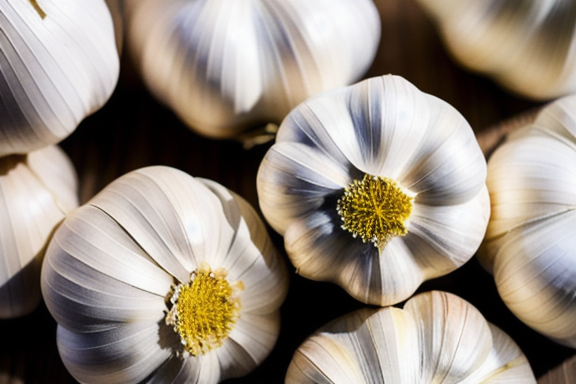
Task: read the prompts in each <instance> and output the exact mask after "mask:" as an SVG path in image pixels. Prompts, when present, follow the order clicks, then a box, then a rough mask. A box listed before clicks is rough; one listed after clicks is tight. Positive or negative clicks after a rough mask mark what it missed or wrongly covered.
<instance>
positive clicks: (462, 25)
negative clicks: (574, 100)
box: [418, 0, 576, 100]
mask: <svg viewBox="0 0 576 384" xmlns="http://www.w3.org/2000/svg"><path fill="white" fill-rule="evenodd" d="M418 1H419V3H420V4H421V5H422V6H423V8H424V9H425V10H426V11H427V12H428V13H429V15H430V16H431V17H432V19H433V20H434V21H435V23H436V24H437V26H438V29H439V31H440V33H441V37H442V38H443V40H444V42H445V44H446V46H447V48H448V50H449V51H450V53H451V54H452V55H453V56H454V58H455V59H456V60H457V61H458V62H459V63H461V64H462V65H463V66H464V67H466V68H468V69H470V70H472V71H475V72H479V73H483V74H485V75H487V76H489V77H491V78H493V79H494V80H495V81H496V82H498V83H500V84H501V85H502V86H504V87H506V88H507V89H509V90H511V91H513V92H515V93H517V94H519V95H522V96H524V97H528V98H531V99H535V100H547V99H553V98H556V97H560V96H564V95H567V94H570V93H573V92H576V2H574V1H570V0H568V1H567V0H525V1H517V0H418Z"/></svg>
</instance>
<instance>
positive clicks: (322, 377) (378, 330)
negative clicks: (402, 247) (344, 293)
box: [285, 291, 536, 384]
mask: <svg viewBox="0 0 576 384" xmlns="http://www.w3.org/2000/svg"><path fill="white" fill-rule="evenodd" d="M285 383H286V384H307V383H317V384H323V383H326V384H345V383H346V384H380V383H395V384H419V383H459V384H487V383H506V384H509V383H510V384H511V383H517V384H529V383H536V379H535V377H534V374H533V372H532V369H531V367H530V364H529V362H528V359H527V358H526V356H525V355H524V354H523V353H522V351H521V350H520V348H518V345H517V344H516V343H515V342H514V341H513V340H512V339H511V338H510V337H509V336H508V335H507V334H506V333H504V332H503V331H502V330H500V329H499V328H498V327H496V326H495V325H493V324H491V323H489V322H487V321H486V320H485V319H484V317H483V316H482V314H481V313H480V312H479V311H478V310H477V309H476V308H474V307H473V306H472V305H471V304H470V303H468V302H467V301H465V300H463V299H461V298H459V297H458V296H456V295H453V294H451V293H447V292H441V291H431V292H425V293H420V294H418V295H416V296H414V297H412V298H410V299H409V300H408V301H407V302H406V304H405V305H404V308H403V309H400V308H396V307H384V308H379V309H367V308H366V309H360V310H358V311H355V312H351V313H349V314H347V315H344V316H342V317H341V318H338V319H336V320H334V321H332V322H330V323H329V324H327V325H325V326H324V327H322V328H320V329H319V330H318V331H316V332H314V334H312V335H311V336H309V337H308V338H307V339H306V340H305V341H304V342H303V343H302V344H301V345H300V347H299V348H298V349H297V350H296V352H295V353H294V356H293V358H292V361H291V362H290V365H289V367H288V371H287V373H286V380H285Z"/></svg>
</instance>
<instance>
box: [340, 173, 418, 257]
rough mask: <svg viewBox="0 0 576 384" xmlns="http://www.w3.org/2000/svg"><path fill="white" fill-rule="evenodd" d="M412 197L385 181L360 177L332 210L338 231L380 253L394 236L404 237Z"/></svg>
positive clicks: (384, 179) (397, 186)
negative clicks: (337, 217) (337, 219)
mask: <svg viewBox="0 0 576 384" xmlns="http://www.w3.org/2000/svg"><path fill="white" fill-rule="evenodd" d="M413 202H414V197H413V196H410V195H409V194H408V193H406V192H405V191H404V190H403V189H402V188H401V187H400V185H399V184H398V183H397V182H396V181H395V180H393V179H390V178H388V177H380V176H371V175H364V177H363V178H362V180H361V181H358V180H354V181H353V182H352V183H350V185H349V186H348V187H347V188H346V189H344V194H343V195H342V198H341V199H340V200H338V202H337V205H336V210H337V211H338V214H339V215H340V217H341V218H342V222H343V224H342V228H343V229H345V230H347V231H348V232H351V233H352V236H354V237H357V236H360V238H361V239H362V241H363V242H365V243H366V242H371V243H373V244H374V246H376V247H378V248H380V249H382V248H383V247H384V246H385V245H386V243H388V241H390V240H391V239H392V238H393V237H394V236H403V235H405V234H407V233H408V230H407V229H406V220H408V218H409V217H410V214H411V213H412V205H413Z"/></svg>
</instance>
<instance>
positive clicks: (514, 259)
mask: <svg viewBox="0 0 576 384" xmlns="http://www.w3.org/2000/svg"><path fill="white" fill-rule="evenodd" d="M487 185H488V189H489V192H490V197H491V201H492V217H491V218H490V222H489V224H488V230H487V232H486V239H485V241H484V243H483V245H482V246H481V248H480V252H479V253H478V256H479V260H480V261H481V262H482V264H483V265H484V266H485V268H486V269H487V270H488V271H490V272H491V273H493V275H494V279H495V282H496V286H497V288H498V292H499V294H500V296H501V298H502V300H503V301H504V303H505V304H506V305H507V306H508V308H509V309H510V310H511V311H512V312H513V313H514V314H515V315H516V316H517V317H518V318H519V319H520V320H522V321H523V322H524V323H525V324H527V325H528V326H530V327H531V328H533V329H535V330H536V331H538V332H540V333H542V334H544V335H546V336H547V337H549V338H550V339H552V340H554V341H556V342H558V343H560V344H563V345H566V346H570V347H572V348H576V236H575V231H576V95H571V96H566V97H563V98H560V99H558V100H556V101H554V102H552V103H550V104H548V105H547V106H545V107H544V108H543V109H542V110H541V111H540V112H539V114H538V115H537V117H536V119H535V120H534V122H533V123H531V124H529V125H528V126H526V127H524V128H522V129H520V130H518V131H516V132H514V133H513V134H511V135H510V136H509V137H508V140H507V141H506V142H505V143H504V144H502V145H501V146H500V147H498V148H497V149H496V151H495V152H494V153H493V155H492V156H491V157H490V159H489V161H488V178H487Z"/></svg>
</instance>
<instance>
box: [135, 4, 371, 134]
mask: <svg viewBox="0 0 576 384" xmlns="http://www.w3.org/2000/svg"><path fill="white" fill-rule="evenodd" d="M127 4H128V6H127V19H128V32H127V46H128V48H131V51H132V56H133V58H134V60H133V61H134V63H135V64H136V65H137V67H138V68H139V70H140V73H141V75H142V77H143V80H144V82H145V83H146V84H147V86H148V87H149V89H150V90H151V92H152V93H153V94H154V95H156V97H157V98H158V99H159V100H161V101H162V102H164V103H165V104H166V105H168V106H169V107H170V108H171V109H172V110H173V111H174V112H175V113H176V114H177V115H178V116H179V117H180V118H181V120H182V121H183V122H185V123H186V124H187V125H189V126H190V128H191V129H192V130H194V131H196V132H198V133H200V134H202V135H205V136H208V137H212V138H231V137H237V136H238V135H239V134H240V133H241V132H243V131H245V130H247V129H248V128H253V127H254V126H256V125H260V124H262V125H264V124H267V123H280V121H281V120H282V119H283V118H284V117H285V116H286V114H287V113H288V112H289V111H290V110H291V109H292V108H293V107H295V106H296V105H297V104H298V103H300V102H301V101H303V100H304V99H306V98H307V97H308V96H310V95H312V94H314V93H317V92H319V91H323V90H326V89H330V88H335V87H339V86H344V85H347V84H350V83H352V82H354V81H356V80H358V79H359V78H360V76H361V75H362V74H364V72H365V71H366V70H367V69H368V67H369V65H370V64H371V63H372V60H373V58H374V56H375V54H376V50H377V48H378V43H379V40H380V18H379V14H378V11H377V9H376V7H375V5H374V4H373V2H372V1H371V0H353V1H351V0H313V1H285V0H243V1H227V0H194V1H179V0H169V1H167V0H132V1H128V2H127Z"/></svg>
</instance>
